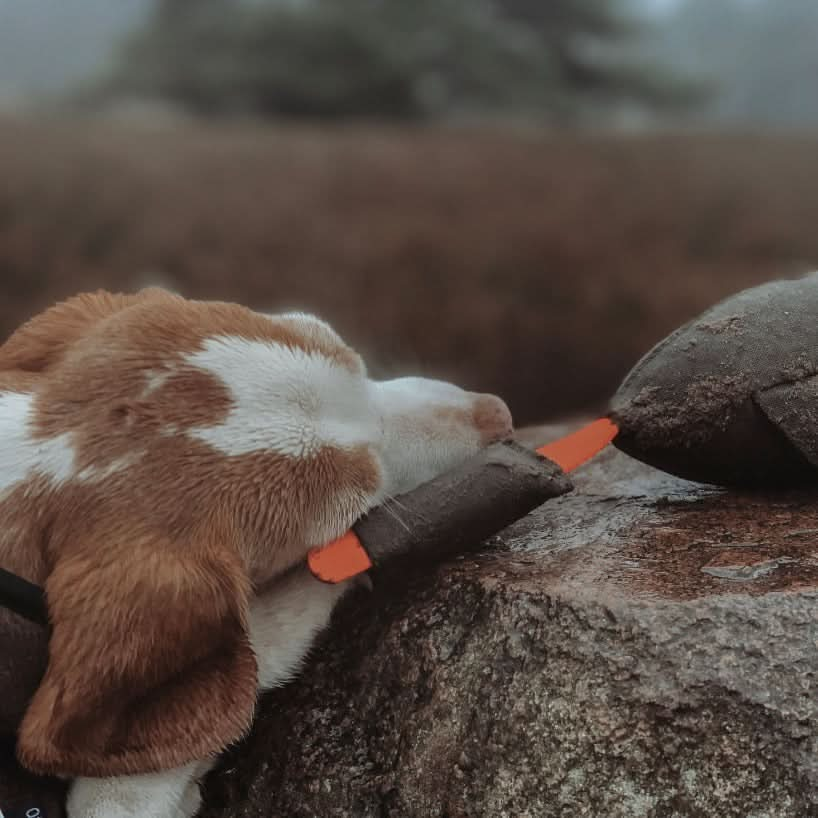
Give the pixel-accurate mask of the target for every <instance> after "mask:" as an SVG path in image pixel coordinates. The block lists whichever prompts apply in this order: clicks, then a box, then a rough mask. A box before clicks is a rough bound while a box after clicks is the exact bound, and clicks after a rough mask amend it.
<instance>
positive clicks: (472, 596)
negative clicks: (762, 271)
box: [201, 432, 818, 818]
mask: <svg viewBox="0 0 818 818" xmlns="http://www.w3.org/2000/svg"><path fill="white" fill-rule="evenodd" d="M532 439H533V440H538V441H540V442H544V441H546V440H547V439H548V435H547V434H546V433H544V432H540V433H538V434H537V435H536V436H534V437H533V438H532ZM575 483H576V491H575V492H574V493H573V494H571V495H567V496H565V497H562V498H559V499H556V500H551V501H549V502H547V503H546V504H545V505H543V506H542V507H541V508H539V509H538V510H537V511H535V512H534V513H532V514H531V515H529V516H528V517H527V518H525V519H524V520H522V521H520V522H519V523H517V524H515V525H514V526H512V527H511V528H509V529H507V530H506V531H505V532H504V533H503V535H502V536H501V537H499V538H496V541H493V542H491V543H490V544H489V547H487V548H486V549H485V550H484V551H483V552H481V553H480V555H475V556H468V557H464V558H460V559H457V560H455V561H453V562H450V563H449V564H447V565H445V566H443V567H441V568H440V569H439V570H437V572H436V573H435V574H434V575H432V576H428V575H427V576H413V577H407V578H406V579H405V581H404V582H403V583H402V584H401V585H400V586H397V585H395V584H394V583H392V584H389V583H386V582H379V581H378V579H377V577H376V578H375V591H374V593H373V594H371V595H366V593H365V592H362V595H359V596H357V597H355V598H351V599H350V600H348V604H346V605H345V606H344V607H343V609H342V610H339V612H338V615H337V617H336V620H335V623H334V625H333V627H332V628H331V630H330V631H329V632H328V633H327V635H326V638H325V639H324V640H323V642H322V644H321V646H320V647H319V648H318V649H317V650H316V652H315V654H314V656H313V659H312V661H311V662H310V663H309V665H308V667H306V668H305V670H304V672H303V674H302V676H301V678H300V679H299V680H298V681H297V682H295V683H293V684H291V685H289V686H288V687H286V688H284V689H282V690H279V691H275V692H274V693H271V694H269V695H268V696H266V697H265V699H264V700H263V703H262V706H261V708H260V715H259V719H258V721H257V724H256V727H255V729H254V730H253V732H252V734H251V735H250V736H249V737H248V739H247V740H246V741H245V742H244V743H243V744H242V745H240V746H239V747H237V748H236V749H235V750H234V751H233V752H232V753H231V754H230V755H229V756H228V757H227V759H226V761H225V762H224V763H223V764H222V765H221V767H220V769H219V770H218V771H217V772H215V773H214V774H212V775H211V776H210V778H209V779H208V781H207V784H206V787H205V803H206V807H205V808H204V809H203V810H202V813H201V814H202V815H203V816H206V818H228V817H229V818H233V817H234V816H236V818H238V816H241V818H261V816H264V818H270V817H271V816H276V818H291V817H292V818H316V817H318V818H336V816H337V817H338V818H340V817H341V816H344V818H404V817H405V818H467V817H468V818H474V817H475V816H488V817H489V818H500V817H501V816H509V818H512V817H513V818H550V817H551V816H568V817H569V818H573V817H574V816H577V817H579V816H589V818H617V817H618V816H622V818H637V816H638V817H639V818H653V817H654V816H655V817H656V818H666V817H667V818H676V817H678V818H682V816H684V817H685V818H687V816H691V817H695V818H701V817H702V816H719V818H724V817H725V816H741V818H796V817H797V818H804V817H805V816H813V815H815V816H818V701H816V697H815V695H814V684H815V680H816V673H818V649H817V648H818V494H816V493H815V492H812V493H810V492H805V491H802V492H800V493H798V492H789V493H785V494H784V493H780V494H775V495H770V494H766V495H761V494H751V493H736V492H724V491H720V490H717V489H713V488H706V487H702V486H699V485H696V484H692V483H688V482H685V481H683V480H681V479H677V478H673V477H669V476H666V475H664V474H662V473H660V472H657V471H654V470H652V469H650V468H649V467H647V466H644V465H642V464H640V463H637V462H636V461H634V460H630V459H629V458H627V457H626V456H625V455H623V454H621V453H619V452H616V451H614V450H612V449H610V450H608V451H607V452H606V453H604V454H603V455H602V456H600V457H599V458H597V460H596V461H594V463H592V464H591V465H589V466H586V467H585V468H583V469H581V470H580V471H579V472H577V473H576V479H575Z"/></svg>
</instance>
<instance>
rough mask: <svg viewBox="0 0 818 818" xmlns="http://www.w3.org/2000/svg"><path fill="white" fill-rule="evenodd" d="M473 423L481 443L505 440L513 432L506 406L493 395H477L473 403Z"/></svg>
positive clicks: (512, 424)
mask: <svg viewBox="0 0 818 818" xmlns="http://www.w3.org/2000/svg"><path fill="white" fill-rule="evenodd" d="M474 423H475V425H476V426H477V429H478V431H479V432H480V436H481V438H482V441H483V443H494V442H495V441H498V440H505V439H506V438H509V437H511V433H512V432H513V431H514V423H513V421H512V419H511V412H510V411H509V408H508V406H506V405H505V403H504V402H503V401H502V400H500V398H498V397H496V396H495V395H478V397H477V399H476V400H475V402H474Z"/></svg>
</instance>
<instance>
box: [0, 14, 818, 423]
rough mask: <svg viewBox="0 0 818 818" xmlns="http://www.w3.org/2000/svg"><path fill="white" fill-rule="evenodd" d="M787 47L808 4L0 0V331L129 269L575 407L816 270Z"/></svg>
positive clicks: (377, 366)
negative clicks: (748, 295)
mask: <svg viewBox="0 0 818 818" xmlns="http://www.w3.org/2000/svg"><path fill="white" fill-rule="evenodd" d="M410 7H411V11H408V10H407V9H409V8H410ZM69 8H70V9H71V13H69V12H68V11H67V9H69ZM333 9H334V10H333ZM338 9H341V10H342V11H343V12H344V13H340V12H339V11H338ZM816 43H818V4H815V3H814V2H812V0H708V2H704V0H687V2H684V1H680V2H677V3H673V2H670V0H665V2H658V0H654V1H653V2H644V3H641V4H640V3H636V2H629V3H628V2H621V3H617V2H605V0H599V2H597V0H560V1H559V2H554V3H548V4H546V3H538V2H535V1H534V0H497V2H494V3H489V2H480V0H472V2H470V3H466V2H465V0H462V1H458V0H440V2H438V3H429V4H426V3H423V2H418V3H416V4H410V5H407V4H406V3H401V2H399V0H334V2H333V5H332V6H331V7H330V6H329V5H328V3H327V2H321V0H301V2H287V3H284V2H274V1H273V0H267V2H265V0H253V2H250V0H244V2H241V1H240V0H165V1H164V2H150V1H149V0H123V2H122V3H114V4H112V3H103V2H94V0H71V2H63V3H61V4H60V3H58V2H56V0H26V2H19V3H13V2H11V0H0V99H2V101H3V102H2V106H0V111H1V112H0V335H3V336H5V335H7V334H8V333H9V332H11V331H12V330H13V329H14V327H15V326H16V325H17V324H18V323H19V322H20V321H22V320H23V319H24V318H26V317H27V316H28V315H30V314H31V313H33V312H35V311H37V310H38V309H41V308H43V307H44V306H47V305H48V304H49V303H51V302H52V301H54V300H55V299H57V298H61V297H64V296H67V295H69V294H71V293H73V292H76V291H78V290H86V289H92V288H97V287H106V288H108V289H126V290H133V289H136V288H139V287H141V286H146V285H149V284H157V283H158V284H163V285H165V286H169V287H171V288H173V289H176V290H178V291H180V292H181V293H183V294H185V295H188V296H191V297H203V298H224V299H229V300H237V301H241V302H244V303H247V304H249V305H251V306H255V307H258V308H264V309H277V308H293V307H297V308H302V309H308V310H312V311H316V312H318V313H319V314H321V315H322V316H324V317H326V318H327V319H328V320H330V321H331V322H332V323H333V324H335V325H336V326H337V328H338V329H339V330H340V331H341V332H342V334H344V335H345V336H346V337H348V338H349V340H350V341H351V342H353V344H355V345H356V346H357V347H358V348H360V349H361V350H362V351H363V352H364V354H365V356H366V357H367V359H368V360H369V361H370V363H371V367H372V369H374V370H375V371H376V372H377V373H380V374H383V375H388V374H391V373H395V372H408V371H412V372H419V373H423V374H431V375H439V376H442V377H447V378H452V379H454V380H457V381H458V382H460V383H462V384H463V385H464V386H468V387H470V388H475V389H481V390H491V391H495V392H498V393H500V394H502V395H503V396H504V397H506V399H507V400H508V401H509V403H510V405H511V407H512V409H513V410H514V412H515V414H516V416H517V419H518V422H522V423H529V422H537V421H541V420H544V419H548V418H554V417H558V416H562V415H566V414H569V413H571V412H575V411H578V410H583V411H591V410H596V409H598V408H600V407H601V406H603V405H604V402H605V399H606V397H607V396H608V395H609V394H610V392H611V391H612V390H613V389H614V388H615V386H616V385H617V383H618V381H619V379H620V378H621V377H622V375H623V374H624V373H625V372H626V371H627V370H628V369H629V368H630V366H631V365H632V364H633V363H634V362H635V360H636V359H637V358H638V357H639V355H640V354H642V353H643V352H644V351H645V350H646V349H647V348H649V346H650V345H651V344H652V343H654V342H655V341H656V340H658V339H659V338H661V337H662V336H663V335H665V334H666V333H667V332H668V331H670V330H671V329H673V328H674V327H675V326H677V325H678V324H679V323H681V322H683V321H684V320H686V319H687V318H690V317H692V316H693V315H695V314H696V313H697V312H699V311H700V310H701V309H703V308H704V307H706V306H707V305H708V304H710V303H712V302H713V301H714V300H716V299H717V298H719V297H721V296H723V295H726V294H728V293H730V292H733V291H735V290H737V289H740V288H741V287H743V286H747V285H750V284H754V283H758V282H760V281H763V280H767V279H770V278H774V277H780V276H785V275H797V274H800V273H803V272H806V271H807V270H809V269H812V268H814V267H818V231H816V229H815V224H816V214H818V130H816V124H818V48H816V47H815V46H816Z"/></svg>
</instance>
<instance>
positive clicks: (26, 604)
mask: <svg viewBox="0 0 818 818" xmlns="http://www.w3.org/2000/svg"><path fill="white" fill-rule="evenodd" d="M0 606H2V607H3V608H8V609H9V610H10V611H14V613H16V614H19V615H20V616H24V617H25V618H26V619H30V620H31V621H32V622H36V623H37V624H38V625H48V607H47V605H46V602H45V592H44V591H43V589H42V588H40V586H39V585H34V584H33V583H31V582H29V581H28V580H25V579H23V578H22V577H18V576H17V575H16V574H12V573H10V572H9V571H6V570H5V569H3V568H0Z"/></svg>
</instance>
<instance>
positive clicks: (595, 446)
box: [537, 418, 619, 472]
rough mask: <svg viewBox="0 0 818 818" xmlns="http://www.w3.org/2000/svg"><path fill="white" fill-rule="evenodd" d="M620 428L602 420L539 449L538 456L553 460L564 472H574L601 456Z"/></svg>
mask: <svg viewBox="0 0 818 818" xmlns="http://www.w3.org/2000/svg"><path fill="white" fill-rule="evenodd" d="M618 432H619V428H618V427H617V425H616V424H615V423H614V422H613V421H612V420H610V419H609V418H600V419H599V420H595V421H594V422H593V423H589V424H588V425H587V426H583V427H582V428H581V429H578V430H577V431H576V432H574V433H573V434H571V435H566V436H565V437H561V438H560V439H559V440H555V441H554V442H553V443H547V444H546V445H545V446H541V447H540V448H539V449H537V454H541V455H542V456H543V457H547V458H548V459H549V460H553V461H554V463H556V464H557V465H558V466H559V467H560V468H561V469H562V470H563V471H564V472H569V471H573V470H574V469H576V468H579V467H580V466H581V465H582V464H583V463H587V462H588V461H589V460H590V459H591V458H592V457H594V456H595V455H597V454H599V453H600V452H601V451H602V450H603V449H604V448H605V447H606V446H607V445H608V444H609V443H610V442H611V441H612V440H613V439H614V438H615V437H616V435H617V433H618Z"/></svg>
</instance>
